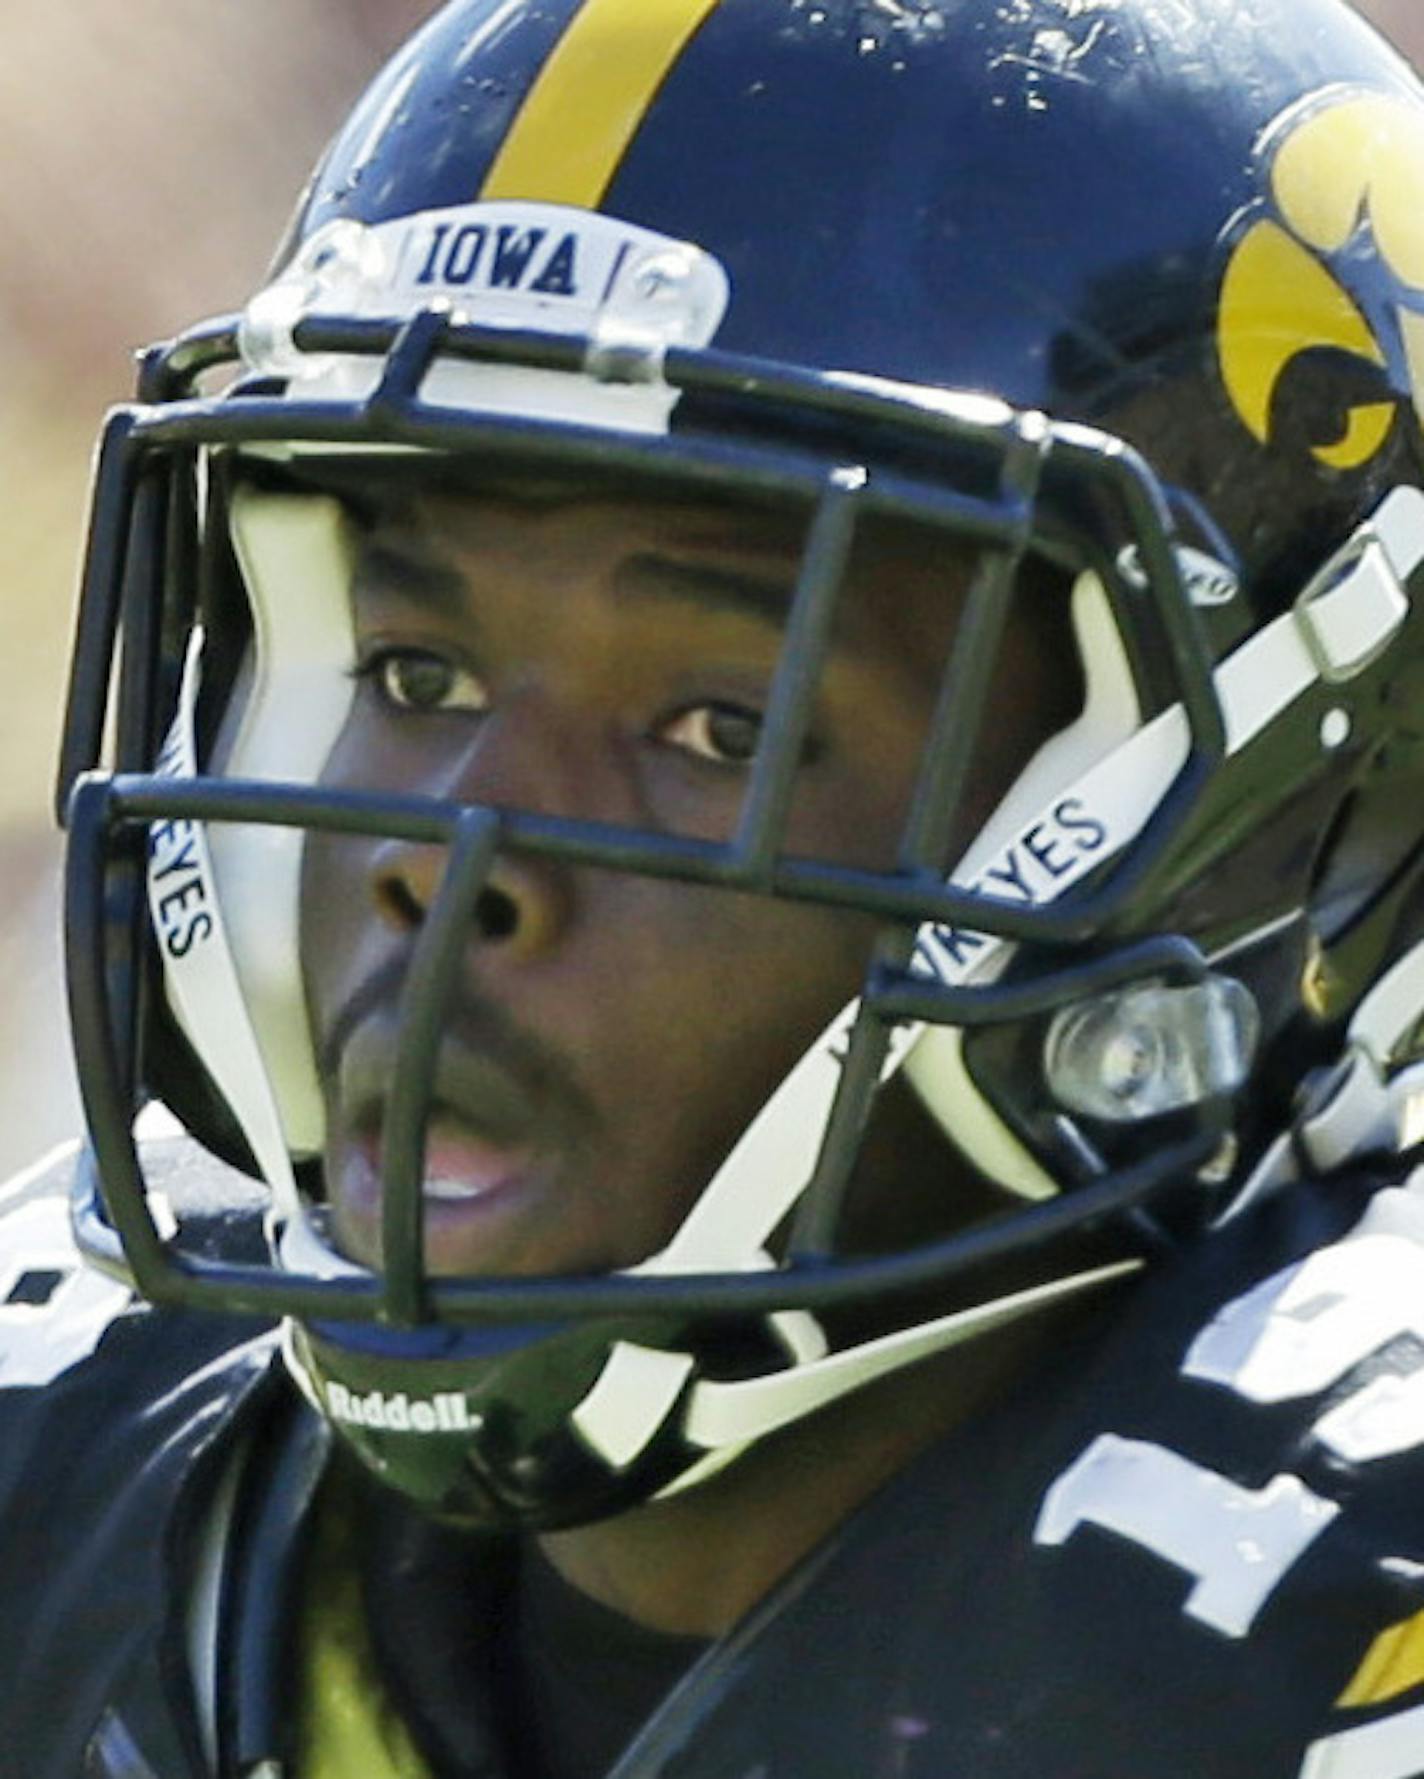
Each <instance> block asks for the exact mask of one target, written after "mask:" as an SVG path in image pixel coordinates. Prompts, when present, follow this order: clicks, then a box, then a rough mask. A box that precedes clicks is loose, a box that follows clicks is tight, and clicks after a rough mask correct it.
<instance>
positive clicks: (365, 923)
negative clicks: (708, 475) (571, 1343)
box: [303, 494, 1032, 1274]
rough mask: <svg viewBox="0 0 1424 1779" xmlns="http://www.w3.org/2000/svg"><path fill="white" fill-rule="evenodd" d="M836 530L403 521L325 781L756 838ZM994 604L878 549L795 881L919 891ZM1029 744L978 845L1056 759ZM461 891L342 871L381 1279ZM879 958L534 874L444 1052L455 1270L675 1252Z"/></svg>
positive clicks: (773, 927)
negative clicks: (974, 663)
mask: <svg viewBox="0 0 1424 1779" xmlns="http://www.w3.org/2000/svg"><path fill="white" fill-rule="evenodd" d="M802 532H803V528H802V526H801V525H800V524H799V523H798V522H794V521H792V520H790V519H782V518H780V517H773V516H771V515H769V514H766V513H763V512H760V511H745V510H743V511H734V510H732V509H730V508H726V507H721V506H715V505H697V504H666V503H660V502H653V503H649V502H645V501H636V500H623V499H608V498H603V497H597V498H594V497H587V498H585V497H580V498H578V499H567V498H561V499H556V500H555V499H528V500H523V499H516V498H512V497H507V496H505V497H499V498H496V497H493V496H490V497H484V496H481V497H479V498H475V497H472V496H467V495H461V496H455V495H450V494H440V495H433V494H427V495H423V496H421V497H418V498H415V499H412V500H409V501H405V502H401V503H392V504H391V505H390V506H389V507H387V508H385V509H383V510H382V511H381V512H380V513H379V515H378V517H377V518H376V520H375V521H374V522H373V523H371V524H370V525H369V527H368V529H367V530H366V533H365V543H364V548H363V552H362V555H361V559H360V563H359V566H358V569H357V572H356V577H355V584H354V587H353V594H352V599H353V609H354V615H355V627H356V639H357V679H358V683H357V687H356V692H355V698H354V703H353V708H352V711H351V715H350V718H349V720H348V722H347V724H346V727H345V730H344V732H343V734H342V736H341V738H340V740H339V742H338V744H337V746H336V748H335V750H334V753H333V755H332V758H331V760H330V762H329V765H328V768H327V771H326V774H325V782H326V783H327V784H329V785H336V786H348V787H361V788H367V789H379V790H383V791H394V792H416V793H422V794H426V795H429V796H433V797H438V798H441V799H451V800H459V801H462V802H466V803H478V804H487V805H494V806H496V807H499V808H504V809H511V810H516V809H517V810H530V811H537V812H541V813H544V814H550V815H567V816H577V817H582V818H586V819H592V820H596V821H599V822H606V823H611V824H616V825H619V826H625V827H632V828H637V829H641V830H648V831H652V832H653V833H658V834H672V835H678V836H692V837H695V838H699V839H705V840H723V839H726V838H728V837H729V836H730V834H731V833H732V831H733V829H734V826H735V823H736V820H737V815H738V811H739V808H740V804H741V800H742V797H743V794H744V792H745V789H746V785H747V779H748V773H749V770H750V760H751V757H752V754H753V752H754V749H755V746H756V738H757V731H758V726H759V722H760V717H761V713H762V712H763V710H764V709H765V707H766V703H767V698H768V693H769V689H770V685H771V681H772V677H773V674H774V672H775V669H776V665H777V660H778V652H779V646H780V643H781V632H782V623H783V620H784V616H785V613H786V609H787V606H788V603H789V599H790V595H791V591H792V588H793V585H794V581H795V576H796V572H797V567H798V563H799V558H800V550H801V545H802V541H803V536H802ZM967 579H968V568H967V565H966V563H965V561H964V559H963V558H962V557H960V556H958V555H956V554H955V553H954V552H953V551H952V550H950V549H949V548H948V547H944V546H941V547H937V548H936V549H934V550H931V551H929V552H928V553H927V552H926V548H925V542H924V539H923V538H921V539H919V540H911V539H909V538H903V537H902V538H901V539H900V540H899V541H896V540H895V539H892V538H886V539H882V540H879V541H876V542H872V543H869V544H867V545H866V546H864V547H862V548H859V549H858V550H857V553H856V557H855V560H854V562H853V565H852V569H851V573H850V578H849V582H848V585H847V587H846V589H845V591H844V593H843V595H842V598H841V601H840V605H839V607H838V618H837V628H836V634H835V641H834V645H833V647H832V650H831V655H830V660H829V664H828V666H827V669H826V671H825V673H824V676H823V679H822V683H821V686H820V690H819V694H818V697H817V699H816V703H815V709H814V715H813V719H812V723H811V729H810V735H809V738H808V740H807V743H806V747H805V750H804V755H803V758H802V762H801V766H800V771H799V775H798V779H797V785H796V793H795V798H794V803H793V807H792V810H791V815H790V820H789V830H788V844H787V850H788V851H789V852H790V853H791V854H793V855H802V856H811V857H821V858H829V859H834V860H837V861H845V862H849V863H854V864H860V865H867V866H888V865H892V864H893V862H894V856H895V849H896V841H897V836H898V833H899V829H900V827H901V824H902V822H903V818H904V814H905V810H906V804H907V798H908V793H909V789H910V786H911V783H912V779H913V775H914V772H915V768H916V765H917V763H918V759H919V752H920V747H921V744H922V741H923V738H924V734H925V728H926V724H927V721H928V718H929V713H930V710H931V706H932V703H933V700H934V698H935V694H936V691H937V688H938V680H939V676H940V673H941V671H942V667H943V664H944V660H945V656H946V651H947V649H948V647H949V645H950V642H951V640H952V636H953V631H954V624H955V620H956V618H957V616H958V613H959V611H960V608H961V606H962V602H963V595H964V591H965V586H966V583H967ZM1018 671H1019V674H1020V678H1019V685H1018V687H1017V688H1016V690H1017V692H1018V693H1019V694H1020V695H1021V696H1023V697H1024V698H1025V699H1026V700H1027V702H1028V704H1029V707H1030V708H1031V706H1032V692H1031V687H1029V686H1026V685H1025V684H1024V681H1023V678H1022V673H1023V671H1024V668H1023V664H1020V667H1019V669H1018ZM1009 727H1010V726H1009V725H1005V724H1003V723H999V724H997V738H996V740H995V742H994V744H993V748H992V752H993V754H994V756H996V757H995V758H991V759H990V761H989V763H988V764H987V766H986V767H985V769H984V771H983V773H982V774H981V775H980V781H979V788H978V793H977V799H976V800H977V802H978V804H979V807H978V808H977V809H976V811H975V812H974V815H975V816H978V817H982V815H983V814H984V813H986V810H987V806H988V804H989V803H990V802H992V800H993V796H994V795H995V794H997V791H998V790H1001V789H1002V786H1003V782H1004V780H1005V779H1006V777H1007V775H1008V772H1009V769H1010V766H1011V765H1012V764H1015V763H1017V756H1019V755H1021V753H1022V744H1021V742H1019V741H1016V740H1015V738H1014V737H1013V736H1012V735H1011V734H1010V733H1009V732H1008V730H1009ZM996 780H997V781H998V782H997V784H996V783H995V781H996ZM970 819H971V820H972V819H974V818H973V816H971V818H970ZM443 862H444V855H443V852H442V851H441V850H440V849H438V848H423V847H420V846H414V845H408V844H402V843H395V842H385V841H374V840H364V839H352V838H338V837H333V836H329V835H328V836H320V837H317V836H314V837H313V838H312V839H311V840H310V841H309V843H308V849H307V863H306V869H305V875H304V884H303V953H304V960H303V961H304V969H305V975H306V980H307V990H308V1000H309V1006H310V1012H311V1017H312V1025H313V1030H314V1033H315V1037H316V1042H317V1045H318V1051H319V1057H320V1064H321V1071H322V1077H323V1083H324V1090H325V1094H326V1101H327V1115H328V1130H329V1136H328V1143H327V1152H326V1175H327V1183H328V1190H329V1194H330V1198H331V1205H332V1213H333V1224H334V1229H335V1233H336V1237H337V1240H338V1242H339V1244H340V1245H341V1247H342V1248H343V1249H344V1250H345V1251H346V1252H347V1253H349V1254H350V1255H351V1256H353V1257H355V1258H357V1259H360V1260H363V1261H366V1262H368V1263H374V1262H376V1261H377V1260H378V1258H379V1218H380V1204H379V1197H380V1194H379V1185H378V1166H377V1158H378V1151H379V1143H380V1133H381V1128H382V1122H383V1119H384V1116H385V1113H386V1109H387V1104H386V1096H387V1094H388V1091H389V1085H390V1081H391V1077H392V1068H393V1062H394V1057H395V1054H396V1049H397V1044H398V1035H399V1034H398V1029H397V1025H398V1022H397V1007H398V1000H399V994H400V989H401V985H402V981H403V978H404V975H405V973H406V970H407V968H408V965H409V962H410V958H411V954H412V949H413V946H414V943H415V940H416V937H417V934H418V932H419V929H420V926H421V923H422V920H423V918H424V916H425V913H426V911H427V910H428V908H429V907H430V905H431V902H432V899H433V897H434V895H435V893H436V889H437V885H438V882H439V878H440V872H441V868H442V865H443ZM872 932H873V925H872V923H871V922H870V921H868V920H867V919H866V918H865V917H863V916H860V915H855V914H848V913H845V912H842V911H836V910H831V909H825V908H816V907H812V906H809V905H804V904H793V903H788V902H780V901H771V900H768V899H766V898H762V897H755V896H750V895H744V894H736V893H729V892H727V891H720V890H717V889H713V888H708V887H699V886H691V885H686V884H679V883H676V882H669V881H659V880H655V879H651V878H640V877H636V876H631V875H628V874H625V873H620V872H613V871H607V870H595V869H592V868H587V867H582V868H581V867H573V866H570V865H568V864H566V863H563V862H560V861H556V860H552V859H548V858H531V857H515V856H501V857H500V859H499V860H498V862H497V864H496V866H495V868H494V871H493V874H492V876H491V878H490V880H489V883H488V887H487V889H486V892H485V894H484V896H483V898H482V900H481V904H480V908H479V911H478V918H477V919H476V920H475V921H474V922H473V923H472V925H471V930H470V934H469V943H468V946H467V947H466V950H465V953H464V957H463V959H462V961H461V966H460V976H459V981H458V983H457V984H456V986H455V992H454V996H453V1000H452V1010H451V1013H450V1017H449V1021H448V1026H447V1029H446V1031H445V1034H444V1040H443V1044H442V1048H441V1051H440V1058H439V1068H438V1075H437V1080H436V1084H435V1093H434V1102H433V1107H432V1114H431V1121H430V1126H429V1132H428V1143H427V1153H426V1178H427V1184H426V1194H425V1199H426V1224H425V1227H426V1250H427V1263H428V1264H429V1266H430V1268H431V1270H432V1271H434V1272H437V1273H446V1274H448V1273H457V1272H461V1273H491V1272H509V1273H525V1274H527V1273H535V1272H570V1271H594V1270H600V1269H605V1268H615V1267H620V1266H626V1265H629V1264H632V1263H633V1262H635V1261H637V1260H640V1259H643V1258H645V1257H646V1256H647V1255H649V1254H651V1253H653V1252H655V1251H656V1250H657V1249H658V1248H660V1247H661V1246H662V1245H663V1244H665V1243H666V1241H667V1240H668V1239H669V1237H670V1236H671V1235H672V1234H673V1232H674V1231H675V1230H676V1228H677V1226H678V1224H679V1223H680V1221H681V1220H682V1218H683V1217H684V1215H685V1214H686V1212H687V1210H688V1209H689V1207H690V1205H691V1204H692V1202H693V1200H694V1199H695V1198H696V1196H697V1194H698V1192H699V1191H700V1190H701V1188H702V1187H703V1186H704V1185H705V1184H706V1182H707V1181H708V1179H709V1178H710V1177H711V1175H712V1174H713V1173H714V1171H715V1170H716V1168H717V1165H718V1164H719V1162H720V1161H721V1160H722V1159H723V1157H724V1156H725V1155H726V1153H727V1152H728V1150H729V1148H730V1147H731V1145H732V1144H733V1142H734V1141H735V1140H736V1138H737V1137H738V1135H739V1134H740V1133H741V1131H742V1130H743V1129H744V1127H745V1126H746V1124H747V1123H748V1121H749V1120H750V1119H751V1118H752V1116H753V1115H754V1114H755V1113H756V1111H757V1110H758V1109H759V1107H760V1106H761V1105H762V1103H763V1102H764V1100H765V1099H766V1097H767V1095H768V1094H769V1093H770V1092H771V1090H772V1089H773V1088H774V1087H775V1086H776V1085H777V1083H778V1082H779V1081H780V1080H781V1078H782V1077H783V1076H784V1075H785V1073H786V1072H787V1070H788V1069H789V1068H790V1067H791V1066H792V1065H793V1064H794V1063H795V1061H796V1060H797V1058H798V1057H799V1056H800V1055H801V1053H802V1052H803V1051H804V1050H805V1048H806V1047H807V1045H808V1044H809V1043H810V1042H811V1041H812V1040H813V1039H814V1038H815V1037H816V1036H817V1035H818V1034H819V1033H820V1031H821V1030H822V1029H823V1027H824V1026H825V1025H826V1024H827V1022H828V1021H829V1020H830V1019H831V1018H832V1017H833V1016H834V1015H835V1014H836V1013H837V1012H838V1011H839V1010H840V1009H841V1008H842V1007H843V1006H844V1005H845V1004H846V1002H847V1001H848V1000H850V999H851V997H852V996H853V995H854V994H855V993H856V990H857V986H858V983H859V980H860V975H861V971H862V969H863V966H864V963H865V961H866V956H867V949H868V943H869V939H870V937H871V934H872Z"/></svg>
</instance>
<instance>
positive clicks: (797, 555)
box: [314, 467, 975, 656]
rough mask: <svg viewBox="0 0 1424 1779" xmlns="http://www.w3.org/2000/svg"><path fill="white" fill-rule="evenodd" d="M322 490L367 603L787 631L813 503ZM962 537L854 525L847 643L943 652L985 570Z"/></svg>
mask: <svg viewBox="0 0 1424 1779" xmlns="http://www.w3.org/2000/svg"><path fill="white" fill-rule="evenodd" d="M314 480H315V481H316V483H317V485H319V486H322V487H324V488H326V489H327V490H328V491H329V492H332V493H334V494H336V495H337V496H338V497H339V498H341V499H342V501H343V503H344V504H345V505H346V507H347V510H348V512H349V513H350V514H351V516H352V518H353V521H354V523H355V525H356V528H357V532H358V537H359V539H360V542H361V552H360V562H361V569H360V570H359V571H358V577H357V583H358V584H357V595H358V599H359V598H360V597H362V596H363V595H364V596H365V597H368V598H369V597H375V596H379V595H389V594H396V595H400V594H402V593H404V594H407V595H408V596H410V597H413V598H420V599H423V600H426V601H428V602H431V603H435V604H441V605H444V606H445V607H446V608H447V614H446V615H448V616H458V614H459V610H460V608H461V606H462V605H464V606H467V607H474V606H479V605H482V604H488V603H489V602H491V601H494V600H497V599H499V598H500V597H501V596H502V595H503V594H504V593H506V592H514V593H516V594H518V595H519V597H521V598H525V599H529V600H532V601H534V602H536V603H537V602H540V601H555V602H557V601H558V600H560V599H565V598H567V599H572V598H573V597H574V596H575V595H576V593H577V592H578V591H580V590H587V589H588V588H589V587H591V586H597V587H601V588H603V590H605V591H607V592H609V593H611V594H612V595H614V596H615V598H616V599H617V601H618V603H619V605H620V607H621V608H622V609H625V610H626V611H627V612H628V614H629V615H630V619H631V620H634V621H635V620H636V618H637V616H638V615H639V614H652V613H657V614H658V618H657V621H658V622H664V623H665V622H686V623H688V624H689V625H691V624H695V623H700V622H705V621H707V620H708V618H709V617H714V616H715V617H718V618H726V617H733V618H741V619H745V620H746V621H748V622H755V623H759V624H761V625H762V626H764V627H767V628H776V627H779V626H780V625H781V624H782V623H783V622H784V620H785V618H786V616H787V614H788V612H789V610H790V607H791V604H792V601H793V598H794V596H795V592H796V588H797V585H798V582H799V580H800V578H801V576H802V574H803V573H804V571H805V554H806V548H807V542H808V534H809V530H810V526H811V523H812V518H813V513H812V510H811V507H810V505H809V503H808V504H804V505H801V506H797V505H795V504H794V503H792V502H790V501H785V500H782V501H779V502H773V501H770V500H766V501H763V500H758V499H755V498H750V497H746V496H740V497H735V498H734V497H722V496H709V495H705V494H702V493H700V492H699V493H689V492H686V491H671V490H669V489H668V488H667V487H666V486H665V485H663V484H661V483H648V484H637V485H629V484H627V483H623V484H620V485H619V486H617V487H611V486H601V485H593V484H589V483H587V482H575V481H572V480H568V481H565V480H554V479H548V478H542V479H531V478H528V477H514V476H504V475H496V476H488V477H481V478H480V479H479V480H478V481H476V480H474V479H472V478H466V479H463V480H460V481H456V480H455V479H454V478H453V477H452V476H448V475H437V476H432V475H431V474H430V473H429V472H428V471H427V472H423V473H422V472H421V471H420V470H418V469H414V468H412V467H404V468H402V469H401V470H400V471H399V472H398V473H396V474H390V473H385V472H382V471H376V470H372V469H370V468H358V469H353V470H348V469H345V468H341V469H338V470H336V471H334V472H328V471H322V472H321V473H320V475H319V476H318V477H317V478H314ZM974 557H975V552H974V550H973V547H972V546H971V545H969V544H967V543H965V542H963V541H962V540H959V539H957V538H956V537H954V536H953V535H952V534H951V533H949V532H947V531H944V530H940V529H935V528H931V527H930V526H928V525H925V524H920V525H911V524H909V523H906V522H904V521H900V520H893V519H889V518H886V517H882V516H878V515H870V516H868V517H867V518H866V519H864V520H863V521H862V522H861V524H860V525H859V527H858V529H857V533H856V536H855V540H854V543H853V545H852V548H851V551H850V555H849V559H848V560H847V562H846V564H845V567H844V572H843V574H842V575H841V576H840V580H841V585H840V587H839V590H838V592H837V595H836V603H837V611H836V621H835V632H836V634H837V636H838V637H839V638H841V639H849V638H853V639H855V640H856V641H857V643H861V644H863V643H864V642H865V641H866V639H867V638H868V637H869V636H874V637H875V638H877V639H878V640H879V641H880V642H881V643H882V644H884V645H885V646H888V647H891V648H893V647H895V645H896V643H897V641H900V642H903V643H904V645H905V646H906V647H908V648H910V649H913V650H922V649H925V648H927V647H934V648H935V651H936V653H937V654H940V655H941V656H942V646H936V645H944V646H947V643H948V641H949V634H950V628H951V626H952V623H953V619H954V617H955V615H956V614H957V612H958V610H959V608H960V606H961V604H962V597H963V593H964V591H965V589H966V588H967V585H968V582H969V579H970V576H971V573H972V570H973V564H974Z"/></svg>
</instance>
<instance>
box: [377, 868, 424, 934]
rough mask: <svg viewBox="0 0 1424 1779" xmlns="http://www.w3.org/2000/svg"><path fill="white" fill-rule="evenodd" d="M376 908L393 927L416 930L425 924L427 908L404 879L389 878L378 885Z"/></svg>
mask: <svg viewBox="0 0 1424 1779" xmlns="http://www.w3.org/2000/svg"><path fill="white" fill-rule="evenodd" d="M376 906H377V907H378V908H379V909H380V911H381V913H382V914H383V915H384V916H385V918H386V919H387V920H388V921H390V922H391V923H392V925H393V926H398V927H408V928H414V927H419V926H423V925H424V924H425V906H424V904H423V903H422V902H421V901H420V898H419V897H418V896H417V895H416V894H415V893H414V891H413V890H412V889H411V887H410V885H409V884H408V883H406V882H405V881H404V880H403V879H402V878H399V877H387V878H385V879H383V880H382V881H381V883H379V884H378V885H377V887H376Z"/></svg>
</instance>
